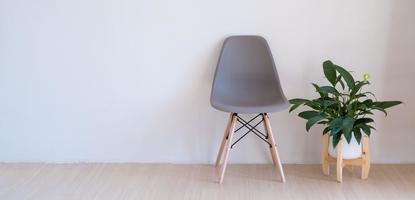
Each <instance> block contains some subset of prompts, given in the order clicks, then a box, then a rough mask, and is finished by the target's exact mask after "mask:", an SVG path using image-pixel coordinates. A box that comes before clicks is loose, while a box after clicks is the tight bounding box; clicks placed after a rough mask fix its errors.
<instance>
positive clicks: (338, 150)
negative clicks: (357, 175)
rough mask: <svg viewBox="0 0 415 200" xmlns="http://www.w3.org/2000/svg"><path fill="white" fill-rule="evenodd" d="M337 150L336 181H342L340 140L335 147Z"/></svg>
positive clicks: (341, 143) (341, 148) (341, 146)
mask: <svg viewBox="0 0 415 200" xmlns="http://www.w3.org/2000/svg"><path fill="white" fill-rule="evenodd" d="M336 150H337V181H338V182H340V183H341V182H342V181H343V139H340V141H339V143H338V144H337V147H336Z"/></svg>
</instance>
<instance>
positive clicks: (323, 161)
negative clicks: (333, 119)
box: [321, 133, 330, 175]
mask: <svg viewBox="0 0 415 200" xmlns="http://www.w3.org/2000/svg"><path fill="white" fill-rule="evenodd" d="M329 139H330V136H329V134H328V133H327V134H324V135H323V150H322V153H321V165H322V170H323V174H325V175H329V174H330V164H329V161H328V157H329Z"/></svg>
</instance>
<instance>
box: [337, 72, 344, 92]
mask: <svg viewBox="0 0 415 200" xmlns="http://www.w3.org/2000/svg"><path fill="white" fill-rule="evenodd" d="M337 83H340V85H341V86H342V89H343V90H344V83H343V80H342V76H340V75H339V76H337V79H336V84H337Z"/></svg>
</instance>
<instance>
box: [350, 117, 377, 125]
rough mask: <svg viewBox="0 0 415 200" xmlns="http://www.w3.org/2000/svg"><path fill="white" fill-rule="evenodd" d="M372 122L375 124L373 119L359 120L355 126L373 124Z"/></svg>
mask: <svg viewBox="0 0 415 200" xmlns="http://www.w3.org/2000/svg"><path fill="white" fill-rule="evenodd" d="M372 122H374V120H373V119H371V118H360V119H357V120H356V121H355V122H354V124H355V125H357V124H366V123H372Z"/></svg>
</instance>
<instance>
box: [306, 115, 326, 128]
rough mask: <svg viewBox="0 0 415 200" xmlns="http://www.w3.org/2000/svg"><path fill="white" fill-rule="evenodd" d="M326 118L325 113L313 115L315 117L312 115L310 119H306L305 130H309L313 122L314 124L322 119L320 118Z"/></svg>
mask: <svg viewBox="0 0 415 200" xmlns="http://www.w3.org/2000/svg"><path fill="white" fill-rule="evenodd" d="M325 118H326V116H325V115H317V116H315V117H312V118H310V119H308V121H307V123H306V126H305V127H306V130H307V131H309V130H310V128H311V127H312V126H313V125H314V124H316V123H317V122H318V121H320V120H322V119H325Z"/></svg>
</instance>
